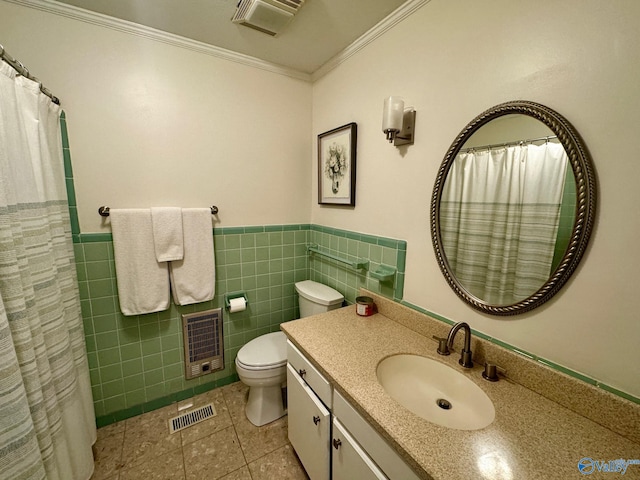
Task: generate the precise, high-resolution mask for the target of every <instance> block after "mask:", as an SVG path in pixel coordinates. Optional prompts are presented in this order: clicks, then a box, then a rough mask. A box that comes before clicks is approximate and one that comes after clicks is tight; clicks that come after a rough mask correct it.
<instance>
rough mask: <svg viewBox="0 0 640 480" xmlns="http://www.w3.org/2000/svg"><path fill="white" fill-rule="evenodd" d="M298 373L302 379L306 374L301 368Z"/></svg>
mask: <svg viewBox="0 0 640 480" xmlns="http://www.w3.org/2000/svg"><path fill="white" fill-rule="evenodd" d="M298 373H299V374H300V376H301V377H304V376H305V375H306V374H307V371H306V370H305V369H304V368H301V369H300V370H298Z"/></svg>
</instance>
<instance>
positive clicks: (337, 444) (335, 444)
mask: <svg viewBox="0 0 640 480" xmlns="http://www.w3.org/2000/svg"><path fill="white" fill-rule="evenodd" d="M340 445H342V440H340V439H339V438H334V439H333V448H335V449H336V450H338V449H339V448H340Z"/></svg>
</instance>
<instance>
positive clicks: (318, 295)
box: [296, 280, 344, 318]
mask: <svg viewBox="0 0 640 480" xmlns="http://www.w3.org/2000/svg"><path fill="white" fill-rule="evenodd" d="M296 291H297V292H298V299H299V305H300V318H304V317H309V316H311V315H317V314H318V313H325V312H328V311H330V310H335V309H336V308H340V307H341V306H342V302H343V301H344V297H343V296H342V294H341V293H340V292H338V291H337V290H334V289H333V288H331V287H328V286H327V285H323V284H322V283H318V282H314V281H312V280H304V281H303V282H297V283H296Z"/></svg>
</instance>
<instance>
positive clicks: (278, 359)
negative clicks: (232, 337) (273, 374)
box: [237, 332, 287, 368]
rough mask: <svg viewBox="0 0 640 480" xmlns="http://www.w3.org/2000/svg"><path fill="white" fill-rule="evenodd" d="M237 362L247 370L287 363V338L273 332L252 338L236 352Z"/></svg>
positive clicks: (281, 333)
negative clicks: (247, 368)
mask: <svg viewBox="0 0 640 480" xmlns="http://www.w3.org/2000/svg"><path fill="white" fill-rule="evenodd" d="M237 361H238V362H240V363H241V364H242V365H245V366H247V367H249V368H256V367H257V368H265V367H272V366H277V365H282V364H284V363H286V362H287V337H286V336H285V334H284V333H283V332H274V333H267V334H265V335H261V336H259V337H257V338H254V339H253V340H251V341H250V342H249V343H247V344H246V345H245V346H243V347H242V348H241V349H240V351H239V352H238V356H237Z"/></svg>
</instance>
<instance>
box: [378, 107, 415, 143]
mask: <svg viewBox="0 0 640 480" xmlns="http://www.w3.org/2000/svg"><path fill="white" fill-rule="evenodd" d="M415 127H416V111H415V110H414V109H413V107H408V108H406V109H405V108H404V101H403V100H402V98H401V97H388V98H385V99H384V108H383V110H382V131H383V132H384V133H385V135H386V136H387V140H389V143H393V144H394V145H395V146H396V147H399V146H401V145H413V139H414V130H415Z"/></svg>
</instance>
